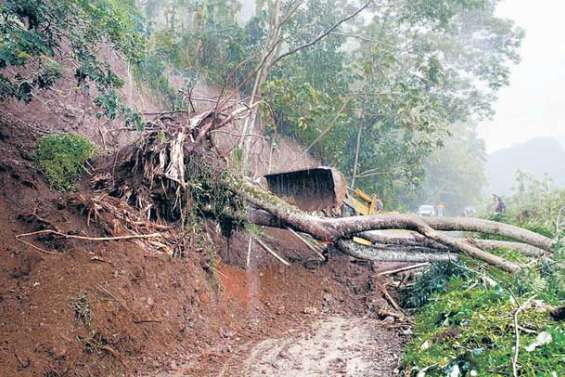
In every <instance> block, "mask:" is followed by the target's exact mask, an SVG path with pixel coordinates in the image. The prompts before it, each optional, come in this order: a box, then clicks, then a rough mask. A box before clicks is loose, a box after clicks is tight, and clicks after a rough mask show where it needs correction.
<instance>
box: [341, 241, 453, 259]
mask: <svg viewBox="0 0 565 377" xmlns="http://www.w3.org/2000/svg"><path fill="white" fill-rule="evenodd" d="M336 246H337V247H338V248H339V250H341V251H342V252H344V253H345V254H348V255H351V256H352V257H355V258H359V259H365V260H370V261H376V262H438V261H454V260H457V254H451V253H431V252H420V251H414V250H407V249H406V248H401V247H394V248H381V247H375V246H373V247H371V246H363V245H359V244H356V243H355V242H353V241H350V240H339V241H337V242H336Z"/></svg>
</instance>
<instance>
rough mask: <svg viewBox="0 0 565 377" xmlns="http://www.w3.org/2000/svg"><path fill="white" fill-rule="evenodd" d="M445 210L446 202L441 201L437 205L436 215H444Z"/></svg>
mask: <svg viewBox="0 0 565 377" xmlns="http://www.w3.org/2000/svg"><path fill="white" fill-rule="evenodd" d="M444 211H445V204H443V203H439V204H438V205H437V207H436V216H438V217H443V215H444Z"/></svg>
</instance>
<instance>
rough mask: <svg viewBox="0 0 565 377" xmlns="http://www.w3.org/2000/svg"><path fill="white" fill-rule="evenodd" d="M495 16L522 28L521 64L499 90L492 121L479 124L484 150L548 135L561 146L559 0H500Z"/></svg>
mask: <svg viewBox="0 0 565 377" xmlns="http://www.w3.org/2000/svg"><path fill="white" fill-rule="evenodd" d="M497 13H498V14H499V15H500V16H502V17H506V18H510V19H513V20H514V21H515V22H516V23H517V24H518V25H520V26H521V27H523V28H524V29H525V30H526V37H525V39H524V41H523V44H522V49H521V56H522V62H521V63H520V64H519V65H517V66H515V67H513V69H512V77H511V83H510V86H509V87H507V88H504V89H503V90H502V91H501V92H500V98H499V100H498V102H497V104H496V105H495V110H496V115H495V117H494V119H493V121H488V122H484V123H483V124H481V126H480V128H479V132H480V135H481V136H482V137H483V138H484V139H485V142H486V147H487V151H488V152H492V151H495V150H497V149H501V148H504V147H508V146H510V145H512V144H515V143H521V142H524V141H527V140H528V139H531V138H533V137H536V136H553V137H555V138H557V139H558V140H559V141H560V142H561V143H562V144H563V145H565V22H564V20H563V17H564V16H565V1H563V0H537V1H533V0H505V1H503V2H502V3H501V4H500V5H499V8H498V12H497Z"/></svg>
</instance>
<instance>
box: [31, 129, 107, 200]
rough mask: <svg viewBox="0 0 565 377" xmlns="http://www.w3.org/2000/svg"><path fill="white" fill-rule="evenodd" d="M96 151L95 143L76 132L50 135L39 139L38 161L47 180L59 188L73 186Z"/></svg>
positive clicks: (64, 189)
mask: <svg viewBox="0 0 565 377" xmlns="http://www.w3.org/2000/svg"><path fill="white" fill-rule="evenodd" d="M95 152H96V149H95V147H94V145H93V144H92V143H91V142H90V141H88V140H87V139H85V138H84V137H82V136H79V135H75V134H58V135H48V136H45V137H43V138H42V139H41V140H40V141H39V145H38V148H37V154H36V158H37V162H38V164H39V167H40V168H41V170H42V171H43V173H44V174H45V176H46V178H47V181H48V182H49V184H50V185H51V186H53V187H54V188H55V189H57V190H61V191H66V190H70V189H72V188H73V184H74V182H75V181H76V180H77V178H79V177H80V175H81V173H82V171H83V169H84V164H85V162H86V161H87V160H89V159H90V158H92V157H93V156H94V154H95Z"/></svg>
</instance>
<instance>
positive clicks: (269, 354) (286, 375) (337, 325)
mask: <svg viewBox="0 0 565 377" xmlns="http://www.w3.org/2000/svg"><path fill="white" fill-rule="evenodd" d="M400 348H401V340H400V338H399V337H398V336H397V335H396V334H395V333H394V332H393V331H390V330H388V329H387V328H385V327H384V326H383V324H382V322H380V321H375V320H374V319H368V318H358V317H352V318H351V317H350V318H344V317H337V316H327V317H323V318H322V319H320V320H319V321H318V322H316V323H315V324H314V325H313V326H311V327H310V328H309V329H307V330H306V331H301V330H298V331H297V330H294V331H293V332H292V333H290V334H289V335H287V336H285V337H282V338H278V339H267V340H264V341H262V342H261V343H259V344H258V345H257V346H255V347H254V348H253V349H252V350H251V352H250V355H249V357H248V358H247V359H246V360H245V362H244V370H243V372H242V373H241V375H242V376H250V377H258V376H265V375H267V376H274V375H276V376H280V377H291V376H312V377H314V376H349V377H369V376H375V377H376V376H378V377H387V376H393V375H394V374H393V373H395V368H396V367H397V364H398V355H399V353H400ZM230 375H233V376H236V375H238V373H237V372H235V373H233V374H232V373H230Z"/></svg>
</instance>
